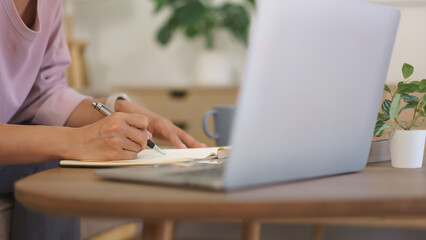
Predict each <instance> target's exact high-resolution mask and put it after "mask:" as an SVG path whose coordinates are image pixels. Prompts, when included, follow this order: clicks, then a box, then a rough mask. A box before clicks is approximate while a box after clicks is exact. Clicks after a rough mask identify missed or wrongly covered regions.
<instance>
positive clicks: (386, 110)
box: [374, 63, 426, 137]
mask: <svg viewBox="0 0 426 240" xmlns="http://www.w3.org/2000/svg"><path fill="white" fill-rule="evenodd" d="M413 72H414V67H413V66H411V65H410V64H407V63H404V65H403V66H402V76H403V77H404V79H405V80H404V81H402V82H399V83H398V86H397V89H396V90H395V92H394V93H392V91H391V89H390V88H389V86H387V85H385V89H384V90H385V92H387V93H389V94H390V97H391V99H385V100H383V103H382V106H381V110H382V112H379V114H378V115H377V122H376V127H375V129H374V135H375V136H377V137H380V136H381V135H382V134H383V132H384V131H385V130H386V129H395V128H402V129H405V130H410V129H412V128H413V127H417V126H418V125H417V124H418V122H419V121H422V122H423V121H424V120H425V117H426V95H423V96H422V97H421V98H420V99H419V98H418V97H416V96H413V95H410V93H426V79H423V80H421V81H411V82H410V81H409V80H408V78H409V77H410V76H411V75H412V74H413ZM401 100H402V101H401ZM401 102H402V105H401ZM406 109H412V111H413V117H412V118H411V120H410V121H409V122H407V121H399V120H398V116H399V114H401V112H402V111H404V110H406Z"/></svg>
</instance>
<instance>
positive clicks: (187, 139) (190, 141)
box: [176, 127, 207, 148]
mask: <svg viewBox="0 0 426 240" xmlns="http://www.w3.org/2000/svg"><path fill="white" fill-rule="evenodd" d="M176 132H177V135H178V137H179V138H180V140H181V141H182V142H183V143H184V144H185V145H186V146H188V147H190V148H204V147H207V145H206V144H204V143H200V142H198V141H197V140H195V139H194V138H193V137H191V135H189V134H188V133H186V132H185V131H183V130H182V129H180V128H178V127H176Z"/></svg>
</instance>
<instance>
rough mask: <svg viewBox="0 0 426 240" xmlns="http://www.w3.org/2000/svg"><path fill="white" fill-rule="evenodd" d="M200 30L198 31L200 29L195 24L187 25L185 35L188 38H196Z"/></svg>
mask: <svg viewBox="0 0 426 240" xmlns="http://www.w3.org/2000/svg"><path fill="white" fill-rule="evenodd" d="M199 33H200V32H199V31H198V29H197V28H196V27H195V26H194V25H189V26H188V27H186V29H185V35H186V36H187V37H188V38H194V37H196V36H197V35H198V34H199Z"/></svg>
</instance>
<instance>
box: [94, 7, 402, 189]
mask: <svg viewBox="0 0 426 240" xmlns="http://www.w3.org/2000/svg"><path fill="white" fill-rule="evenodd" d="M256 8H257V13H256V22H254V26H253V27H252V32H251V37H250V46H249V50H248V59H247V62H246V68H245V76H244V80H243V82H242V86H241V89H240V94H239V99H238V105H237V106H238V107H237V112H236V116H235V119H234V123H233V126H234V128H233V131H232V135H231V145H232V146H233V149H232V152H231V156H230V158H229V159H228V160H227V161H226V163H225V164H224V165H222V166H221V167H212V168H207V169H205V168H203V169H198V168H194V169H177V170H176V169H175V170H172V169H154V168H147V167H132V168H120V169H106V170H97V171H95V174H96V175H98V176H101V177H105V178H108V179H116V180H127V181H136V182H148V183H159V184H170V185H177V186H190V187H202V188H208V189H216V190H232V189H237V188H243V187H249V186H255V185H261V184H268V183H276V182H283V181H289V180H298V179H305V178H312V177H319V176H326V175H334V174H340V173H347V172H356V171H360V170H362V169H363V168H364V167H365V165H366V162H367V158H368V153H369V149H370V144H371V139H372V134H373V129H374V124H375V119H376V116H377V112H378V110H379V105H380V99H381V96H382V92H383V87H384V82H385V78H386V74H387V70H388V65H389V61H390V57H391V53H392V48H393V44H394V40H395V35H396V32H397V28H398V23H399V16H400V12H399V10H397V9H395V8H392V7H388V6H382V5H378V4H374V3H369V2H364V1H359V0H322V1H318V0H298V1H294V0H280V1H276V0H262V1H258V3H257V6H256Z"/></svg>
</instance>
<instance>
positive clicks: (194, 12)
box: [152, 0, 254, 85]
mask: <svg viewBox="0 0 426 240" xmlns="http://www.w3.org/2000/svg"><path fill="white" fill-rule="evenodd" d="M152 1H153V2H154V3H155V5H156V6H155V13H158V12H160V11H161V10H163V9H165V8H169V9H170V10H171V15H170V16H169V18H168V19H167V21H166V22H165V24H164V25H163V26H161V27H160V29H159V30H158V32H157V37H156V38H157V41H158V42H159V43H160V44H161V45H167V44H168V43H169V42H170V40H171V38H172V37H173V35H174V33H175V32H176V31H182V32H183V34H184V35H185V36H186V37H187V38H189V39H193V38H197V37H204V40H205V46H206V50H207V51H204V52H203V53H202V54H200V55H199V58H198V60H197V66H196V67H195V69H196V74H195V75H196V76H195V77H196V80H197V81H198V82H200V83H201V84H204V85H229V84H231V83H232V69H231V64H230V62H229V60H228V59H227V58H226V57H225V55H224V54H223V53H220V52H218V51H213V49H214V47H215V39H214V36H215V31H216V30H218V29H225V30H227V31H228V32H229V33H231V34H232V35H233V36H234V37H235V38H236V39H237V40H238V41H239V42H241V43H242V44H244V45H246V44H247V39H248V30H249V25H250V15H249V12H248V10H247V6H246V5H245V4H238V3H230V2H225V3H223V4H221V5H219V6H215V5H214V4H213V1H211V0H152ZM248 2H251V3H252V4H254V1H253V0H248Z"/></svg>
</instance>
